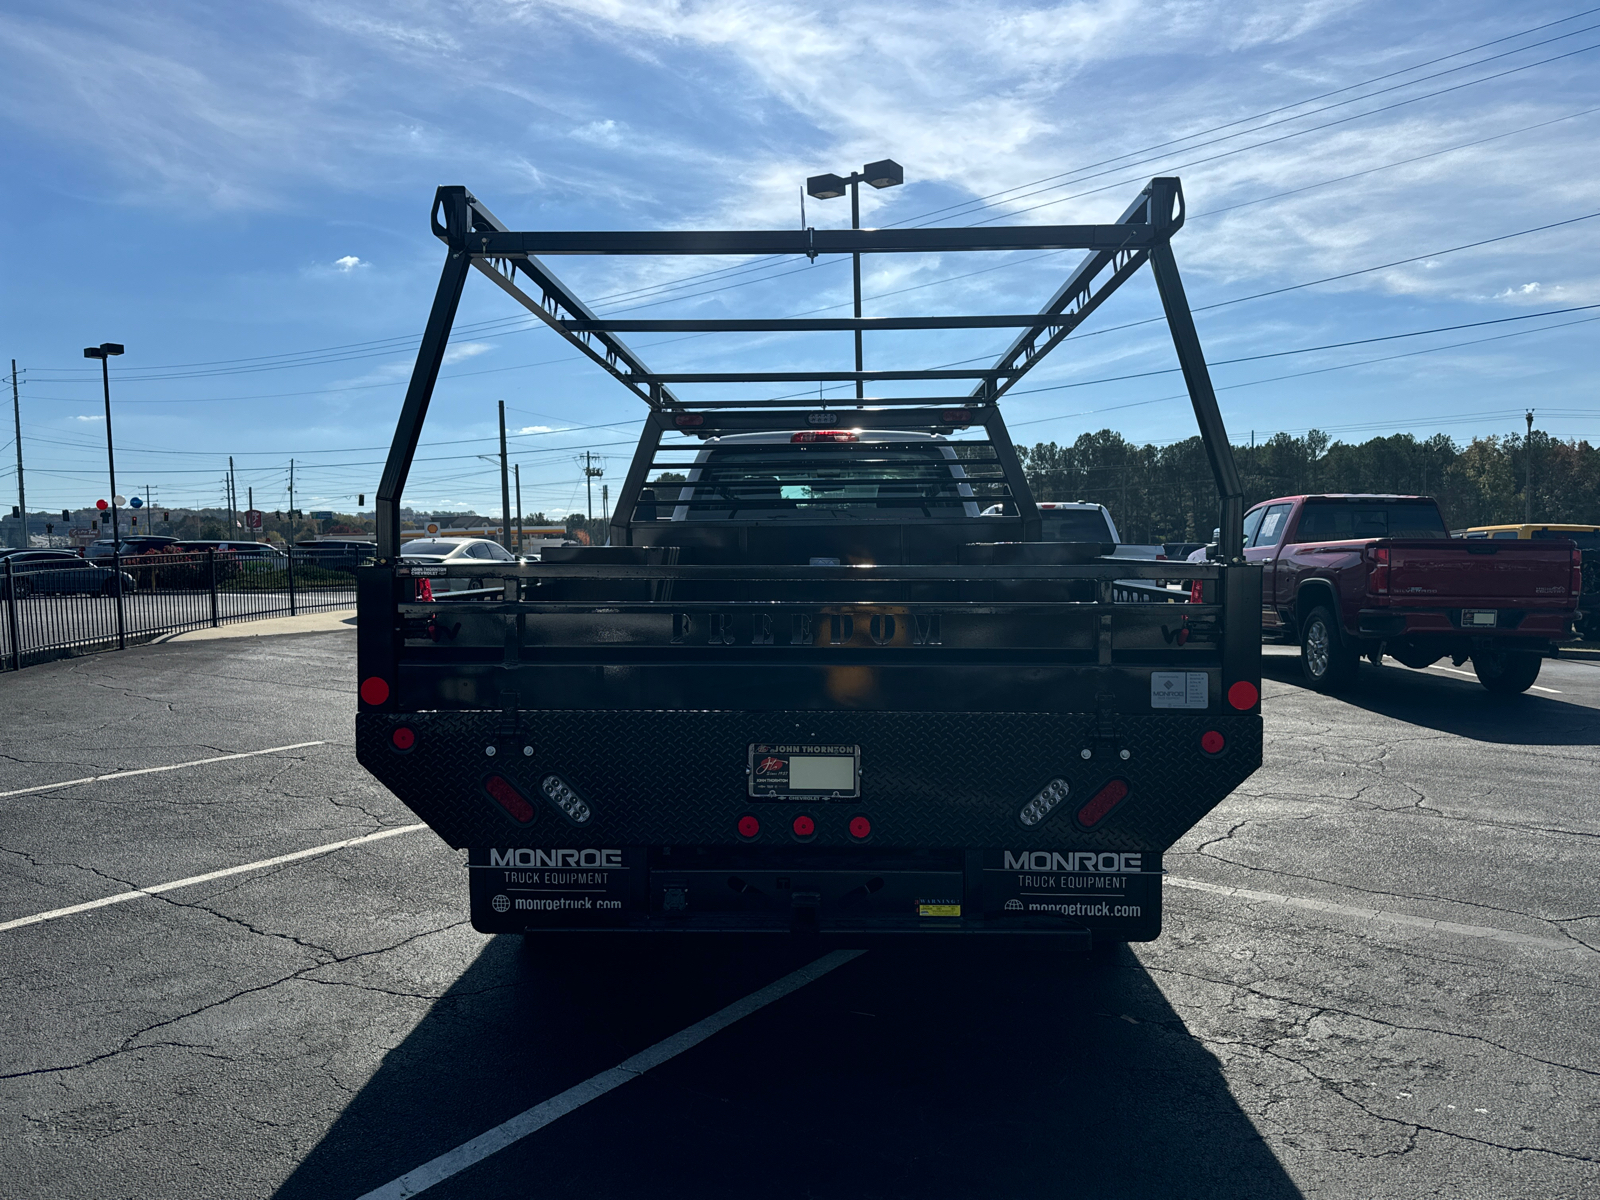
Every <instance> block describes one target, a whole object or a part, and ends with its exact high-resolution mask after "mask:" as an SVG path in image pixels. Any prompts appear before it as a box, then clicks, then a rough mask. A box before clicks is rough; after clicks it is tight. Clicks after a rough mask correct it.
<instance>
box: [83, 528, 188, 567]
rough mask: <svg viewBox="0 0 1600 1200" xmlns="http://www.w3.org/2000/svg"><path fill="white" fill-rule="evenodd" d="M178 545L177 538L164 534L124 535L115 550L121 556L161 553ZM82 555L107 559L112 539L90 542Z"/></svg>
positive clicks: (92, 558) (109, 555)
mask: <svg viewBox="0 0 1600 1200" xmlns="http://www.w3.org/2000/svg"><path fill="white" fill-rule="evenodd" d="M176 545H178V539H177V538H175V537H167V536H165V535H164V534H151V535H149V536H145V537H125V538H123V539H122V540H121V541H120V542H118V543H117V546H116V550H117V551H118V552H120V553H121V554H122V555H123V557H125V558H126V557H131V556H132V555H135V554H149V553H152V552H154V553H158V554H159V553H161V552H162V551H165V550H167V549H169V548H170V547H173V546H176ZM83 556H84V557H85V558H87V559H89V560H90V561H97V560H99V559H109V558H111V556H112V539H110V538H101V539H100V540H99V541H97V542H90V543H89V545H88V548H87V549H85V550H84V552H83Z"/></svg>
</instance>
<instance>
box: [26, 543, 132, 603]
mask: <svg viewBox="0 0 1600 1200" xmlns="http://www.w3.org/2000/svg"><path fill="white" fill-rule="evenodd" d="M0 559H3V560H4V561H6V562H9V563H10V564H11V579H12V584H11V585H10V588H14V592H13V591H12V590H10V588H6V585H5V584H4V583H3V581H0V588H4V589H6V590H5V598H6V599H8V600H9V599H11V598H12V596H13V594H14V595H15V596H17V597H19V598H20V597H22V596H29V595H36V594H37V595H43V594H56V595H59V594H62V593H72V592H76V593H79V594H88V595H103V596H113V595H115V594H116V590H117V572H116V571H114V570H113V569H111V568H110V567H105V566H101V565H100V564H98V563H92V562H89V561H88V560H87V559H82V558H79V557H78V556H77V555H76V554H74V553H73V552H72V551H71V550H11V551H5V552H0ZM134 587H135V584H134V579H133V576H132V575H130V574H128V572H126V571H124V572H122V589H123V591H124V592H132V591H133V590H134Z"/></svg>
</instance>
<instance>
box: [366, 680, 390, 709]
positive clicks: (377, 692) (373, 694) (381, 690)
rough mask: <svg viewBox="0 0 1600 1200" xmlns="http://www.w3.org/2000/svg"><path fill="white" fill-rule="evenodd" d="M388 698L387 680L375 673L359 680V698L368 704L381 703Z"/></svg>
mask: <svg viewBox="0 0 1600 1200" xmlns="http://www.w3.org/2000/svg"><path fill="white" fill-rule="evenodd" d="M388 698H389V681H388V680H386V679H379V678H378V677H377V676H376V675H374V676H372V677H371V678H369V679H363V680H362V681H361V699H362V700H364V701H366V703H368V704H372V705H378V704H382V703H383V702H384V701H385V700H387V699H388Z"/></svg>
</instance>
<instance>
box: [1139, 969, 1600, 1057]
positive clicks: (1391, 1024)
mask: <svg viewBox="0 0 1600 1200" xmlns="http://www.w3.org/2000/svg"><path fill="white" fill-rule="evenodd" d="M1145 969H1146V970H1147V971H1149V972H1151V973H1152V974H1157V973H1159V974H1164V975H1177V976H1181V977H1183V978H1185V979H1193V980H1197V981H1199V982H1201V983H1209V984H1213V985H1215V986H1217V987H1226V988H1232V989H1233V990H1235V991H1239V992H1244V993H1247V994H1248V995H1251V996H1256V997H1259V998H1260V999H1262V1000H1270V1001H1272V1002H1273V1003H1274V1004H1287V1005H1291V1006H1293V1007H1295V1008H1299V1009H1310V1010H1311V1012H1310V1015H1308V1016H1307V1017H1305V1018H1304V1019H1303V1020H1302V1021H1300V1022H1298V1023H1299V1024H1302V1025H1304V1024H1308V1023H1309V1022H1311V1021H1314V1020H1315V1019H1316V1018H1317V1017H1319V1016H1322V1015H1323V1014H1325V1013H1333V1014H1335V1015H1337V1016H1341V1017H1349V1018H1350V1019H1351V1020H1354V1021H1366V1022H1368V1023H1370V1024H1373V1025H1377V1026H1380V1027H1382V1028H1384V1029H1393V1030H1398V1031H1402V1032H1406V1033H1431V1034H1436V1035H1438V1036H1439V1037H1446V1038H1456V1039H1459V1040H1462V1041H1469V1042H1479V1043H1482V1044H1483V1045H1485V1046H1489V1047H1492V1048H1493V1049H1495V1050H1499V1051H1501V1052H1502V1053H1505V1054H1510V1055H1512V1056H1514V1057H1516V1058H1522V1059H1526V1060H1527V1061H1529V1062H1535V1063H1539V1064H1540V1065H1542V1066H1546V1067H1554V1068H1556V1069H1557V1070H1562V1071H1572V1072H1574V1073H1575V1074H1579V1075H1587V1076H1589V1077H1591V1078H1596V1079H1600V1070H1596V1069H1594V1068H1591V1067H1581V1066H1578V1065H1577V1064H1576V1063H1566V1062H1559V1061H1557V1060H1555V1059H1550V1058H1540V1057H1539V1056H1538V1055H1537V1054H1532V1053H1529V1052H1528V1051H1526V1050H1519V1049H1517V1048H1516V1047H1515V1046H1508V1045H1506V1044H1505V1043H1504V1042H1497V1041H1495V1040H1494V1039H1493V1038H1488V1037H1484V1036H1483V1035H1482V1034H1477V1033H1463V1032H1461V1031H1459V1030H1454V1029H1440V1028H1437V1027H1436V1026H1432V1025H1407V1024H1404V1023H1402V1022H1399V1021H1391V1020H1389V1019H1387V1018H1385V1017H1378V1016H1373V1015H1372V1014H1370V1013H1363V1012H1356V1011H1355V1010H1354V1009H1348V1008H1340V1007H1338V1006H1336V1005H1332V1004H1318V1003H1312V1002H1310V1001H1306V1000H1296V999H1294V998H1292V997H1290V996H1281V995H1278V994H1276V993H1274V992H1269V991H1265V990H1263V989H1262V988H1260V987H1259V986H1257V985H1255V984H1251V983H1240V982H1238V981H1236V980H1231V979H1217V978H1214V977H1212V976H1209V975H1201V974H1198V973H1196V972H1193V971H1182V970H1179V969H1178V968H1176V967H1154V966H1149V965H1146V967H1145Z"/></svg>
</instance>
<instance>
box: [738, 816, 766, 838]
mask: <svg viewBox="0 0 1600 1200" xmlns="http://www.w3.org/2000/svg"><path fill="white" fill-rule="evenodd" d="M760 832H761V822H760V821H758V820H756V819H755V818H754V817H752V816H743V817H740V818H739V836H740V837H742V838H753V837H755V835H756V834H758V833H760Z"/></svg>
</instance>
